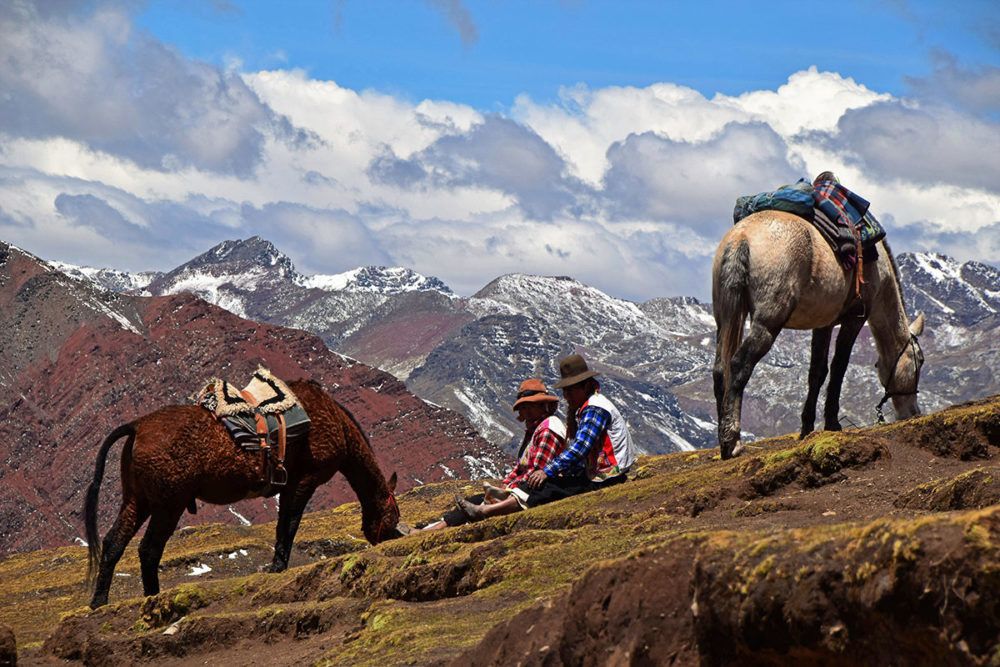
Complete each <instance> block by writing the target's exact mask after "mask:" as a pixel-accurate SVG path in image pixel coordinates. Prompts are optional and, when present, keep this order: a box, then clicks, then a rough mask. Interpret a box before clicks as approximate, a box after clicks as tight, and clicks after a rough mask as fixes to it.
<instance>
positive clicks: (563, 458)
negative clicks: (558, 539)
mask: <svg viewBox="0 0 1000 667" xmlns="http://www.w3.org/2000/svg"><path fill="white" fill-rule="evenodd" d="M559 375H560V376H561V377H562V380H560V381H559V383H557V384H556V385H555V386H556V388H560V389H562V392H563V396H564V397H565V398H566V403H567V404H568V406H569V414H570V415H571V417H570V437H569V440H568V444H567V447H566V449H565V450H563V452H562V453H561V454H560V455H559V456H557V457H556V458H554V459H553V460H552V461H551V462H550V463H549V464H548V465H546V466H545V467H544V468H541V469H540V470H535V471H534V472H532V473H531V474H529V475H528V476H527V477H526V478H525V479H524V480H522V481H521V482H520V483H519V484H518V485H517V486H516V487H515V488H513V489H512V490H511V494H510V497H509V498H507V499H505V500H502V501H500V502H498V503H495V504H480V505H476V504H474V503H471V502H469V501H468V500H465V499H464V498H456V499H455V502H456V504H457V505H458V508H459V509H460V510H462V511H463V512H464V513H465V514H466V515H467V516H468V517H469V519H470V520H472V521H480V520H482V519H485V518H488V517H491V516H499V515H502V514H510V513H512V512H517V511H520V510H522V509H526V508H528V507H536V506H538V505H544V504H546V503H550V502H553V501H556V500H562V499H563V498H568V497H570V496H575V495H577V494H580V493H587V492H589V491H597V490H599V489H603V488H606V487H609V486H614V485H615V484H621V483H622V482H624V481H625V475H626V473H627V472H628V470H629V468H630V467H631V466H632V463H633V462H634V461H635V448H634V446H633V445H632V436H631V434H630V433H629V429H628V424H627V423H626V422H625V418H624V417H622V414H621V412H619V411H618V408H617V407H615V405H614V404H613V403H612V402H611V401H610V400H608V398H607V397H606V396H604V394H602V393H600V388H601V387H600V384H599V383H598V382H597V380H596V379H594V378H595V377H596V376H597V375H598V373H597V372H596V371H592V370H590V369H589V368H588V367H587V362H586V360H584V358H583V357H582V356H580V355H578V354H573V355H570V356H568V357H566V358H564V359H562V360H560V362H559ZM574 422H575V428H574Z"/></svg>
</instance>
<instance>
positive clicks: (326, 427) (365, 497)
mask: <svg viewBox="0 0 1000 667" xmlns="http://www.w3.org/2000/svg"><path fill="white" fill-rule="evenodd" d="M289 387H290V388H291V389H292V391H293V392H294V393H295V394H296V396H298V398H299V401H300V402H301V403H302V407H303V408H305V410H306V412H307V413H308V415H309V418H310V420H311V422H312V423H311V426H310V429H309V435H308V436H307V438H306V439H305V441H303V442H299V443H293V444H292V445H290V446H289V448H288V452H287V455H286V460H285V467H286V468H287V470H288V482H287V484H286V485H284V486H283V487H280V488H276V487H274V486H273V485H271V484H269V483H266V482H262V481H261V467H262V466H261V454H260V453H251V452H242V451H240V450H239V449H238V448H237V447H236V445H235V444H234V443H233V440H232V439H231V438H230V437H229V433H228V432H227V431H226V428H225V427H224V426H223V425H222V424H221V423H219V421H217V420H216V419H215V417H214V416H213V415H212V414H211V413H210V412H209V411H208V410H206V409H204V408H202V407H200V406H197V405H172V406H167V407H164V408H160V409H159V410H156V411H155V412H151V413H150V414H148V415H145V416H143V417H140V418H138V419H136V420H135V421H133V422H131V423H129V424H125V425H124V426H120V427H118V428H117V429H115V430H114V431H113V432H112V433H111V434H110V435H109V436H108V437H107V438H106V439H105V440H104V442H103V443H102V444H101V448H100V451H99V452H98V454H97V463H96V466H95V470H94V479H93V481H92V482H91V484H90V488H89V489H88V490H87V498H86V501H85V503H84V519H85V523H86V528H87V542H88V546H89V566H90V567H89V573H88V576H91V575H93V574H94V572H95V569H96V574H97V577H96V580H95V581H94V597H93V599H92V600H91V602H90V606H91V607H93V608H97V607H99V606H101V605H103V604H106V603H107V601H108V590H109V589H110V587H111V579H112V575H113V573H114V569H115V565H116V564H117V563H118V560H119V559H120V558H121V556H122V553H123V552H124V551H125V546H126V545H127V544H128V542H129V540H131V539H132V537H133V536H134V535H135V533H136V531H138V530H139V527H140V526H141V525H142V524H143V522H144V521H145V520H146V519H147V518H149V527H148V528H147V529H146V534H145V535H144V536H143V538H142V541H141V542H140V544H139V561H140V564H141V568H142V587H143V590H144V592H145V594H146V595H156V594H157V593H158V592H159V591H160V582H159V577H158V575H157V570H158V568H159V564H160V558H161V557H162V555H163V548H164V546H165V545H166V543H167V540H168V539H169V538H170V536H171V535H172V534H173V532H174V529H175V528H176V527H177V522H178V520H179V519H180V517H181V514H183V513H184V510H185V509H186V508H190V510H191V511H194V508H195V500H196V499H199V500H203V501H205V502H208V503H214V504H218V505H225V504H229V503H233V502H236V501H238V500H243V499H245V498H255V497H261V496H264V497H270V496H274V495H276V494H277V493H279V492H280V494H281V495H280V503H279V510H278V525H277V529H276V530H275V542H274V559H273V561H272V562H271V566H270V571H271V572H281V571H282V570H284V569H285V568H286V567H288V557H289V555H290V553H291V548H292V540H294V538H295V533H296V531H297V530H298V527H299V521H300V520H301V518H302V512H303V511H304V510H305V508H306V503H308V502H309V498H311V497H312V495H313V492H314V491H315V490H316V488H317V487H318V486H319V485H320V484H323V483H324V482H326V481H328V480H329V479H330V478H331V477H333V475H334V473H336V472H337V471H340V472H342V473H343V474H344V476H345V477H346V478H347V481H348V482H349V483H350V485H351V488H353V489H354V492H355V493H356V494H357V495H358V500H360V501H361V526H362V530H363V532H364V534H365V537H366V538H368V541H369V542H371V543H372V544H376V543H378V542H380V541H382V540H385V539H391V538H394V537H399V536H400V533H399V531H398V530H397V525H398V523H399V508H398V507H397V505H396V499H395V497H394V496H393V491H394V490H395V487H396V475H395V473H393V475H392V478H391V479H390V480H389V481H388V482H386V480H385V477H383V475H382V472H381V471H380V470H379V467H378V463H376V461H375V456H374V454H373V452H372V449H371V444H370V443H369V442H368V438H367V436H366V435H365V433H364V431H363V430H362V429H361V426H360V425H359V424H358V422H357V420H356V419H355V418H354V416H353V415H352V414H351V413H350V412H348V411H347V409H345V408H344V407H343V406H341V405H340V404H338V403H337V402H336V401H334V400H333V399H332V398H330V397H329V396H328V395H327V394H326V392H325V391H323V388H322V387H320V385H319V384H317V383H316V382H312V381H302V380H300V381H296V382H290V383H289ZM123 436H128V440H127V441H126V443H125V447H124V450H123V451H122V458H121V466H122V504H121V508H120V509H119V510H118V518H117V519H116V520H115V523H114V525H113V526H112V527H111V530H109V531H108V533H107V535H105V537H104V543H103V546H101V545H100V544H99V542H98V534H97V501H98V495H99V492H100V487H101V478H102V477H103V476H104V464H105V460H106V458H107V455H108V450H109V449H110V448H111V446H112V445H113V444H114V443H115V442H116V441H117V440H118V439H120V438H122V437H123ZM98 565H99V566H98Z"/></svg>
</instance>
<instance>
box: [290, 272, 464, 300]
mask: <svg viewBox="0 0 1000 667" xmlns="http://www.w3.org/2000/svg"><path fill="white" fill-rule="evenodd" d="M296 282H298V284H299V285H301V286H303V287H311V288H316V289H321V290H325V291H328V292H334V291H341V290H343V291H358V292H376V293H379V294H400V293H402V292H424V291H435V292H441V293H442V294H448V295H451V294H452V291H451V288H450V287H448V286H447V285H446V284H445V283H444V282H443V281H441V280H440V279H439V278H435V277H434V276H424V275H422V274H420V273H417V272H416V271H414V270H412V269H408V268H405V267H401V266H361V267H358V268H356V269H352V270H350V271H345V272H344V273H337V274H333V275H322V274H320V275H315V276H300V277H298V278H297V280H296Z"/></svg>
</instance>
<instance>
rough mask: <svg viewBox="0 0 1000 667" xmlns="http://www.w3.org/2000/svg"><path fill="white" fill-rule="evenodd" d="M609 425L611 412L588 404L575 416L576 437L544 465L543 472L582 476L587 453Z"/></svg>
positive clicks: (584, 470)
mask: <svg viewBox="0 0 1000 667" xmlns="http://www.w3.org/2000/svg"><path fill="white" fill-rule="evenodd" d="M610 425H611V413H610V412H608V411H607V410H605V409H604V408H599V407H597V406H594V405H588V406H587V407H585V408H584V409H583V410H581V411H580V414H579V415H578V416H577V427H576V437H575V438H573V442H571V443H570V444H569V446H568V447H567V448H566V449H565V450H564V451H563V453H562V454H560V455H559V456H557V457H556V458H555V459H553V460H552V462H551V463H549V464H548V465H547V466H545V474H546V475H548V476H549V477H555V476H556V475H566V476H581V477H582V476H584V475H586V474H587V473H586V464H587V455H588V454H589V453H590V451H591V450H592V449H593V448H594V447H595V446H596V445H597V443H599V442H600V441H601V439H602V438H603V437H604V433H605V432H606V431H607V430H608V426H610Z"/></svg>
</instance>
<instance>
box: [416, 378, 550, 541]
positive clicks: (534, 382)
mask: <svg viewBox="0 0 1000 667" xmlns="http://www.w3.org/2000/svg"><path fill="white" fill-rule="evenodd" d="M558 407H559V399H558V397H556V396H555V395H554V394H550V393H549V392H548V390H547V389H546V388H545V384H544V383H543V382H542V381H541V380H539V379H537V378H531V379H528V380H525V381H524V382H522V383H521V386H520V388H519V389H518V392H517V400H516V401H515V402H514V412H516V413H517V420H518V421H520V422H524V437H523V438H522V440H521V447H520V449H519V450H518V452H517V464H516V465H515V466H514V468H513V470H511V471H510V472H509V473H508V474H507V476H506V477H504V478H503V481H502V482H501V483H500V486H499V487H496V486H493V485H492V484H489V483H485V484H483V488H484V490H485V493H483V494H479V495H476V496H473V497H471V498H469V499H468V501H469V502H470V503H482V502H486V503H495V502H499V501H501V500H504V499H505V498H507V497H509V496H510V492H511V491H510V490H511V489H513V488H516V487H517V485H518V484H520V483H521V482H523V481H524V480H525V479H527V477H528V475H530V474H531V473H532V472H534V471H535V470H540V469H542V468H544V467H545V466H546V465H548V464H549V462H551V461H552V459H554V458H555V457H556V456H557V455H558V454H559V453H560V452H562V450H563V448H564V447H565V446H566V425H565V424H563V422H562V420H561V419H559V417H558V416H557V415H556V408H558ZM468 522H469V517H468V516H467V515H466V514H465V512H463V511H461V510H457V509H456V510H451V511H450V512H447V513H445V515H444V516H443V517H441V518H440V519H438V520H437V521H434V522H432V523H430V524H428V525H426V526H424V527H423V528H421V529H420V530H439V529H441V528H445V527H448V526H460V525H462V524H464V523H468Z"/></svg>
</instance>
